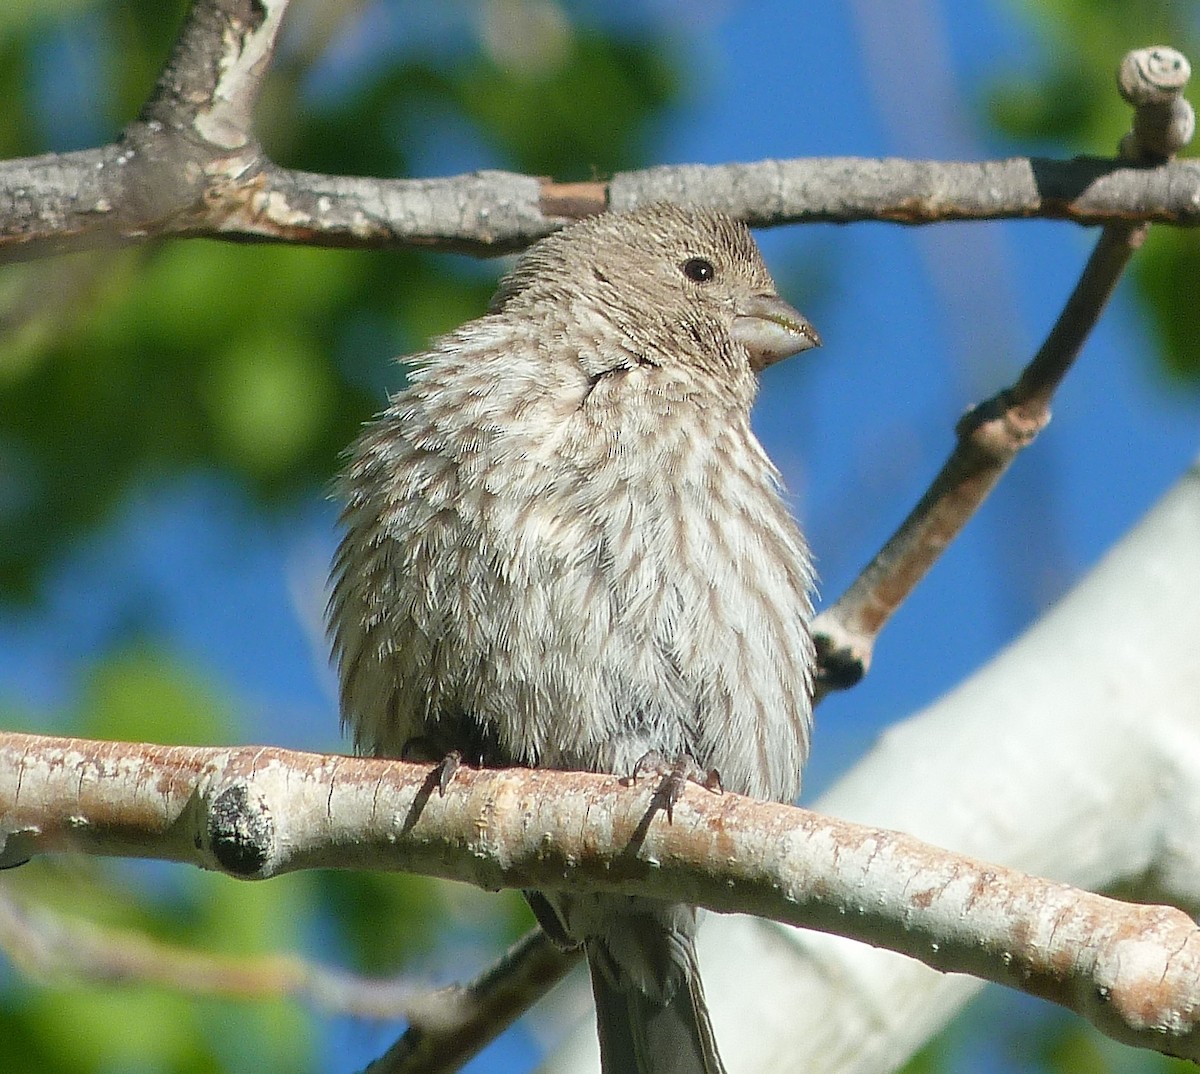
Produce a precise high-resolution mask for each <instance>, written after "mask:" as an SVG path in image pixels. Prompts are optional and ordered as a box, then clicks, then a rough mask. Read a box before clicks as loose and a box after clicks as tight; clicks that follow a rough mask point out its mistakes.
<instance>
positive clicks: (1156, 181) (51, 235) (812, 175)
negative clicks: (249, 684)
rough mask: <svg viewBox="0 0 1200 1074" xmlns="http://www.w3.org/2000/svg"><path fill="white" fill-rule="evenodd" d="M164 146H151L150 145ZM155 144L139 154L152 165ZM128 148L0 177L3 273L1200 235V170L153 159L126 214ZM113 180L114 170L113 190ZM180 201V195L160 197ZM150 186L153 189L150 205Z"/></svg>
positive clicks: (1036, 163)
mask: <svg viewBox="0 0 1200 1074" xmlns="http://www.w3.org/2000/svg"><path fill="white" fill-rule="evenodd" d="M160 133H161V132H160ZM155 141H156V139H153V138H148V136H146V137H143V138H141V139H139V146H140V150H141V151H142V152H145V153H149V152H150V151H151V148H152V146H153V145H154V143H155ZM130 148H131V147H130V146H129V143H128V141H127V140H126V141H122V142H120V143H117V144H115V145H111V146H106V147H104V148H103V149H92V150H84V151H80V152H77V153H65V154H49V155H46V156H42V157H32V158H25V159H20V160H11V161H5V162H0V258H2V259H3V260H5V261H21V260H31V259H34V258H39V257H46V256H50V255H53V254H60V253H66V252H70V251H74V250H82V249H90V248H93V247H96V246H112V245H130V244H134V243H140V242H145V241H148V240H149V239H152V238H162V237H174V238H216V239H229V240H234V241H242V242H270V241H275V242H299V243H304V244H307V245H312V246H335V247H348V248H354V249H390V248H397V247H422V248H425V249H431V250H443V251H459V252H463V253H468V254H473V255H475V256H479V257H490V256H494V255H496V254H501V253H507V252H510V251H512V250H517V249H521V248H523V247H525V246H528V245H529V244H530V243H531V242H534V241H535V240H536V239H539V238H541V237H542V236H544V235H547V234H549V233H550V232H552V231H555V230H557V229H558V228H560V227H562V226H563V224H565V223H567V222H569V221H570V220H573V219H578V218H580V217H583V216H587V215H591V214H593V213H597V212H603V211H605V210H606V209H611V210H624V209H628V208H632V207H633V206H635V205H638V204H643V203H645V202H649V201H674V202H679V203H681V204H683V203H685V204H689V205H695V206H704V207H709V208H714V209H721V210H723V211H725V212H728V213H730V214H732V215H734V216H736V217H738V218H740V219H742V220H745V221H746V222H747V223H749V224H751V225H752V226H755V227H774V226H777V225H782V224H801V223H853V222H856V221H863V220H880V221H890V222H893V223H902V224H932V223H940V222H945V221H954V220H1006V219H1028V218H1035V217H1036V218H1046V219H1061V220H1069V221H1072V222H1074V223H1077V224H1085V225H1095V224H1105V223H1114V222H1121V221H1147V222H1154V223H1165V224H1177V225H1182V226H1188V227H1193V226H1195V225H1196V224H1198V223H1200V164H1198V163H1197V162H1195V161H1175V162H1172V163H1170V164H1164V165H1161V166H1159V167H1156V168H1136V167H1130V166H1129V165H1128V164H1125V163H1123V162H1121V161H1116V160H1102V159H1091V158H1080V159H1076V160H1070V161H1061V160H1049V159H1044V158H1015V159H1012V160H1006V161H991V162H984V163H952V162H951V163H947V162H941V161H909V160H875V159H869V158H860V157H827V158H820V157H813V158H805V159H797V160H764V161H757V162H754V163H748V164H718V165H701V164H690V165H677V166H670V167H656V168H649V169H646V170H645V171H640V172H623V173H618V174H617V175H615V176H613V178H612V179H610V180H608V181H607V182H596V183H565V184H560V183H555V182H552V181H549V180H545V179H538V178H535V177H533V176H525V175H518V174H515V173H511V172H500V171H481V172H474V173H470V174H466V175H459V176H453V177H450V178H445V179H364V178H356V177H352V176H331V175H315V174H310V173H307V172H298V171H292V170H289V169H285V168H279V167H277V166H276V165H274V164H272V163H270V161H268V160H266V159H265V158H264V157H263V156H262V155H261V154H260V153H248V152H241V153H238V154H233V155H230V154H221V155H211V154H209V153H207V152H204V153H202V152H200V151H199V147H197V148H195V149H193V150H192V151H191V152H190V157H189V159H181V158H180V156H179V151H178V147H172V149H171V152H170V154H168V153H167V151H166V150H165V149H162V150H159V151H158V153H157V154H156V157H157V159H158V160H160V161H161V160H162V159H164V158H165V157H166V156H168V155H170V156H172V157H173V159H174V160H175V162H176V164H179V165H184V166H189V167H188V170H189V172H190V173H191V174H194V175H195V176H196V182H195V183H194V184H192V185H191V186H189V187H188V189H187V191H186V192H185V193H186V195H187V196H186V197H184V196H181V194H180V192H179V191H178V190H175V191H174V192H173V194H172V196H171V197H170V198H167V197H160V198H157V199H153V200H152V201H151V202H149V203H146V204H139V203H138V201H137V199H136V198H134V199H133V200H132V202H131V201H130V189H131V187H141V188H143V189H144V188H146V187H145V184H143V183H136V184H134V183H131V182H129V181H128V171H132V170H134V169H128V165H129V164H130V163H131V162H132V161H133V159H134V158H133V157H131V156H130ZM121 167H125V168H126V169H127V173H126V175H122V174H121V171H120V169H121ZM172 185H173V187H177V185H178V184H172ZM154 186H155V184H151V185H150V188H151V189H153V188H154Z"/></svg>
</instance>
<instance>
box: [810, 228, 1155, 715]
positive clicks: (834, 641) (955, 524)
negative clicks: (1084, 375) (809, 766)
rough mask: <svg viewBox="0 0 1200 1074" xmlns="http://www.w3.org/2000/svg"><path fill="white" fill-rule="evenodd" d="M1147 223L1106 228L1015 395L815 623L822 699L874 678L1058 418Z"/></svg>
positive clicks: (961, 445) (981, 409)
mask: <svg viewBox="0 0 1200 1074" xmlns="http://www.w3.org/2000/svg"><path fill="white" fill-rule="evenodd" d="M1145 234H1146V225H1145V224H1133V225H1130V224H1113V225H1109V226H1108V227H1106V228H1105V229H1104V230H1103V232H1102V233H1101V235H1100V239H1099V241H1098V242H1097V243H1096V247H1095V249H1094V250H1093V251H1092V254H1091V257H1089V258H1088V262H1087V265H1086V266H1085V267H1084V270H1083V273H1082V275H1081V276H1080V279H1079V283H1078V284H1077V285H1076V287H1075V290H1074V291H1073V292H1072V293H1071V297H1070V298H1069V299H1068V300H1067V303H1066V305H1065V306H1064V307H1063V311H1062V313H1061V314H1060V315H1059V318H1058V320H1057V321H1056V322H1055V325H1054V327H1053V328H1052V329H1051V331H1050V334H1049V335H1048V336H1047V337H1046V341H1045V343H1043V344H1042V346H1041V348H1040V349H1039V350H1038V352H1037V354H1036V355H1035V356H1034V358H1033V359H1032V361H1030V363H1029V364H1028V365H1027V366H1026V367H1025V369H1024V371H1023V372H1022V373H1021V376H1020V378H1019V379H1018V380H1017V382H1016V384H1014V385H1013V386H1012V387H1011V388H1006V389H1004V390H1003V391H1001V392H999V393H998V394H997V395H995V396H993V397H992V398H991V399H989V400H987V401H986V402H984V403H981V404H979V405H978V406H976V407H974V408H973V409H972V410H971V411H970V412H969V413H968V414H967V415H966V416H965V417H963V418H962V420H961V421H959V423H958V426H957V429H956V430H955V431H956V433H957V442H956V443H955V446H954V450H953V451H952V452H951V454H950V457H949V458H948V459H947V460H946V462H945V464H944V465H943V466H942V468H941V470H940V471H939V472H938V474H937V476H936V477H935V478H934V479H933V483H932V484H931V485H930V486H929V489H928V491H927V492H926V493H925V495H924V496H922V497H921V499H920V501H919V502H918V503H917V505H916V507H914V508H913V509H912V511H911V512H910V513H909V515H908V517H907V518H906V519H905V520H904V521H903V522H902V523H901V524H900V528H899V529H897V530H896V532H895V533H894V534H893V535H892V536H891V537H890V538H889V539H888V541H887V543H886V544H885V545H884V546H883V548H882V549H880V551H879V552H878V553H877V554H876V555H875V557H874V558H873V559H872V560H871V562H870V563H869V564H868V565H867V566H866V567H865V568H864V569H863V571H862V572H861V573H860V574H859V576H858V577H857V578H856V579H855V580H854V582H853V584H852V585H851V586H850V588H849V589H848V590H846V592H845V593H844V594H843V595H842V596H841V597H840V598H838V600H837V601H836V602H835V603H834V604H832V605H831V606H830V607H829V608H827V609H826V610H825V611H823V612H822V613H821V614H820V615H819V616H817V618H816V619H815V620H814V622H813V636H814V638H815V639H816V643H817V652H818V660H819V670H818V675H817V683H816V700H818V701H819V700H821V699H822V698H823V697H825V696H826V695H827V694H829V693H830V692H831V691H833V690H844V689H847V688H848V687H851V686H854V685H855V684H856V683H857V682H859V681H860V680H861V679H862V677H863V676H864V675H865V674H866V673H867V670H868V669H869V667H870V664H871V656H872V653H873V651H874V647H875V641H876V639H877V638H878V636H879V632H880V631H881V630H882V629H883V627H884V624H885V623H887V621H888V619H890V618H891V616H892V614H893V613H894V612H895V611H896V610H897V609H898V608H899V607H900V605H901V604H902V603H903V602H904V601H905V600H906V599H907V598H908V596H909V594H910V593H912V591H913V589H915V588H916V586H917V583H919V582H920V581H921V579H922V578H924V577H925V575H926V574H927V573H928V572H929V569H930V568H931V567H932V566H933V564H934V563H936V562H937V560H938V559H939V558H940V557H941V555H942V553H943V552H944V551H945V550H946V548H947V547H948V546H949V544H950V542H951V541H953V540H954V538H955V537H957V536H958V534H959V532H960V531H961V530H962V528H963V527H964V526H965V525H966V524H967V522H968V521H969V520H970V518H971V516H972V515H974V513H975V512H976V511H977V510H978V509H979V506H980V504H982V503H983V501H984V500H985V499H986V498H987V495H988V493H989V492H991V491H992V489H993V488H994V487H995V485H996V482H997V481H999V480H1000V477H1001V476H1002V475H1003V474H1004V472H1005V470H1007V469H1008V467H1009V465H1010V464H1011V463H1012V461H1013V459H1015V458H1016V456H1017V454H1018V453H1019V452H1020V451H1021V450H1022V449H1023V448H1025V447H1028V445H1029V444H1031V443H1033V441H1034V439H1035V438H1036V436H1037V435H1038V433H1039V432H1040V431H1041V430H1042V429H1043V428H1044V427H1045V425H1046V423H1047V422H1048V421H1049V420H1050V400H1051V397H1052V396H1053V393H1054V390H1055V389H1056V388H1057V387H1058V385H1059V384H1060V383H1061V382H1062V379H1063V377H1064V376H1065V375H1066V373H1067V371H1068V370H1069V369H1070V368H1071V366H1072V364H1073V363H1074V361H1075V359H1076V357H1077V356H1078V354H1079V351H1080V348H1081V347H1082V346H1083V343H1084V341H1085V340H1086V339H1087V336H1088V333H1089V332H1090V331H1091V330H1092V328H1093V327H1094V326H1095V324H1096V321H1097V320H1098V319H1099V317H1100V314H1101V312H1102V311H1103V309H1104V307H1105V306H1106V305H1107V303H1108V300H1109V298H1110V297H1111V295H1112V292H1113V289H1114V288H1115V287H1116V285H1117V281H1118V280H1119V279H1120V277H1121V273H1122V272H1123V271H1124V268H1125V266H1126V264H1128V262H1129V258H1130V257H1131V256H1132V254H1133V252H1134V250H1136V249H1137V248H1138V247H1139V246H1140V245H1141V243H1142V240H1143V238H1144V237H1145Z"/></svg>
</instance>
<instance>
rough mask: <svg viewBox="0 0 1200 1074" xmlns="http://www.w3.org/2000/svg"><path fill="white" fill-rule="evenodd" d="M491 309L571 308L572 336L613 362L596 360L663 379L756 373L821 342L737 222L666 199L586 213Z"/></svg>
mask: <svg viewBox="0 0 1200 1074" xmlns="http://www.w3.org/2000/svg"><path fill="white" fill-rule="evenodd" d="M492 310H493V311H495V312H505V311H511V312H513V313H516V314H519V315H521V316H530V315H536V314H537V312H538V311H539V310H557V311H569V316H570V319H571V323H572V324H573V325H577V326H578V331H579V333H580V338H581V339H583V340H584V341H585V343H586V341H587V340H589V339H595V340H596V341H597V342H598V343H600V344H603V346H602V347H597V348H595V349H597V350H603V351H605V353H608V354H609V355H610V357H608V358H603V357H600V358H599V359H598V360H599V361H600V362H601V363H604V362H616V361H617V358H614V357H612V355H617V356H621V355H623V356H624V357H623V358H620V361H624V362H627V363H636V364H639V365H647V366H656V367H662V368H663V369H664V371H666V370H667V369H678V368H679V367H680V366H681V365H684V364H686V365H691V366H693V367H696V368H697V369H698V370H703V371H705V372H708V373H710V374H716V375H722V374H725V375H728V374H730V373H734V374H739V373H740V374H746V373H747V372H748V371H753V372H755V373H757V372H759V371H761V370H762V369H764V368H765V367H766V366H768V365H771V364H772V363H773V362H777V361H779V360H781V359H783V358H787V357H789V356H790V355H793V354H798V353H799V352H800V351H804V350H807V349H808V348H810V347H816V346H819V345H820V342H821V341H820V338H819V337H818V335H817V333H816V330H815V329H814V328H813V327H812V325H810V324H809V322H808V321H807V319H806V318H805V317H804V316H803V315H802V314H800V313H799V312H798V311H797V310H795V309H794V308H793V307H792V306H790V305H788V304H787V303H786V302H784V300H783V299H782V298H780V297H779V294H778V292H777V290H776V287H775V282H774V281H773V280H772V279H771V274H770V273H769V272H768V271H767V267H766V265H765V264H764V263H763V259H762V255H761V254H760V253H759V250H758V247H757V245H756V244H755V242H754V239H753V238H752V236H751V235H750V231H749V229H748V228H747V227H746V226H745V225H744V224H742V223H741V222H739V221H737V220H734V219H733V218H732V217H729V216H726V215H724V214H721V213H714V212H709V211H704V210H699V209H687V208H681V207H678V206H674V205H669V204H665V203H662V204H655V205H648V206H646V207H644V208H640V209H636V210H633V211H631V212H627V213H605V214H602V215H600V216H594V217H591V218H589V219H587V220H584V221H582V222H580V223H578V224H573V225H571V226H569V227H567V228H564V229H563V230H562V231H560V232H558V233H556V234H554V235H551V236H549V237H548V238H546V239H543V240H542V241H541V242H539V243H537V244H535V245H534V246H532V247H530V249H529V250H528V251H526V253H525V254H524V255H523V256H522V257H521V258H520V260H519V261H518V263H517V265H516V267H515V268H514V269H513V271H512V272H511V273H510V274H509V275H508V276H507V277H506V278H505V279H504V280H503V281H502V282H501V285H500V289H499V291H498V292H497V294H496V297H495V299H493V302H492ZM581 357H582V359H583V360H584V361H585V363H586V361H587V360H588V356H587V355H581ZM614 368H620V365H619V364H618V365H615V366H614ZM605 371H607V370H605V369H597V370H594V371H592V372H594V373H603V372H605Z"/></svg>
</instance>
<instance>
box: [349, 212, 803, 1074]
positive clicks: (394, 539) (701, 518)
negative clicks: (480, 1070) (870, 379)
mask: <svg viewBox="0 0 1200 1074" xmlns="http://www.w3.org/2000/svg"><path fill="white" fill-rule="evenodd" d="M818 343H819V340H818V338H817V335H816V333H815V332H814V331H813V329H812V327H811V326H810V325H809V324H808V322H807V321H806V320H805V319H804V318H803V317H802V316H801V315H800V314H799V313H797V312H796V311H795V310H794V309H792V307H790V306H789V305H787V304H786V303H785V302H783V300H782V299H780V298H779V296H778V295H777V294H776V289H775V285H774V283H773V281H772V279H771V276H770V274H769V273H768V272H767V269H766V267H765V265H764V264H763V261H762V257H761V255H760V254H759V251H758V248H757V247H756V245H755V243H754V240H753V239H752V238H751V236H750V233H749V231H748V230H747V229H746V228H745V227H744V226H743V225H742V224H740V223H738V222H736V221H734V220H732V219H730V218H728V217H725V216H722V215H719V214H716V213H709V212H699V211H690V210H686V209H681V208H676V207H672V206H668V205H652V206H648V207H646V208H643V209H639V210H636V211H633V212H630V213H625V214H605V215H601V216H597V217H593V218H591V219H589V220H586V221H584V222H582V223H578V224H575V225H573V226H571V227H568V228H566V229H565V230H563V231H561V232H559V233H557V234H555V235H552V236H550V237H548V238H546V239H543V240H542V241H541V242H539V243H537V244H536V245H535V246H533V247H531V248H530V249H529V250H528V251H527V252H526V253H525V254H524V255H523V256H522V257H521V258H520V260H519V261H518V263H517V265H516V267H515V268H514V270H513V271H512V272H511V273H510V274H509V275H508V276H507V277H506V278H505V279H504V280H503V281H502V282H501V284H500V287H499V290H498V291H497V293H496V296H495V298H494V299H493V301H492V304H491V306H490V308H489V310H488V312H487V313H486V314H485V315H484V316H482V317H480V318H479V319H478V320H475V321H472V322H470V323H469V324H466V325H463V326H462V327H461V328H459V329H457V330H456V331H453V332H451V333H450V334H448V335H446V336H443V337H442V338H440V339H438V340H436V341H435V342H434V343H433V344H432V345H431V347H430V349H429V350H427V351H425V352H423V353H421V354H418V355H416V356H415V357H413V358H411V359H410V362H411V365H412V372H411V375H410V383H409V386H408V387H407V388H405V389H404V390H403V391H401V392H399V393H397V394H396V395H395V396H394V397H393V398H392V399H391V403H390V405H389V406H388V408H387V409H386V410H385V411H384V412H383V414H381V415H380V416H379V417H378V418H376V419H375V421H374V422H373V423H371V424H370V425H369V426H368V427H367V428H366V430H365V432H364V433H363V434H362V436H361V437H360V438H359V440H358V441H357V442H356V443H355V445H354V446H353V447H352V448H351V451H350V462H349V465H348V467H347V469H346V472H345V474H344V475H343V477H342V479H341V484H340V493H341V495H342V496H343V497H344V500H345V510H344V513H343V516H342V517H343V523H344V525H345V529H346V534H345V537H344V539H343V540H342V543H341V546H340V548H339V550H338V553H337V556H336V560H335V563H334V567H333V589H332V597H331V600H330V611H329V621H330V630H331V634H332V638H333V645H334V651H335V655H336V659H337V662H338V666H339V671H340V677H341V703H342V714H343V718H344V721H345V722H346V723H347V724H349V726H350V727H351V729H352V730H353V733H354V739H355V744H356V746H357V747H358V748H359V749H361V750H365V751H367V752H370V753H374V754H378V755H386V756H394V757H398V756H408V757H420V758H424V759H430V760H436V759H438V758H439V757H443V756H447V755H449V754H450V753H451V751H458V752H460V753H461V754H462V755H463V756H465V757H466V758H467V759H468V760H478V761H481V762H483V763H485V764H488V765H525V766H534V767H545V768H559V769H584V770H589V771H596V772H611V773H617V774H623V775H624V774H629V773H630V772H631V771H634V770H635V769H636V767H637V766H638V765H639V763H644V759H645V758H646V757H648V756H654V757H658V758H663V759H665V760H666V761H668V762H669V761H672V760H676V759H681V760H686V761H687V762H688V763H689V764H691V763H692V762H694V765H698V766H700V768H701V769H705V770H715V771H716V772H718V773H719V775H720V780H721V783H722V785H723V786H724V787H725V788H727V789H730V790H734V791H738V792H740V793H743V794H750V795H754V796H757V797H760V798H769V799H775V800H779V801H790V800H792V799H793V798H794V797H795V796H796V795H797V793H798V792H799V788H800V769H801V766H802V764H803V763H804V760H805V757H806V755H807V752H808V741H809V729H810V724H811V702H810V692H811V673H812V664H813V647H812V643H811V640H810V638H809V632H808V620H809V618H810V615H811V600H810V588H811V582H812V574H811V568H810V563H809V556H808V552H807V549H806V546H805V543H804V540H803V538H802V537H801V535H800V533H799V531H798V530H797V528H796V526H795V524H794V522H793V521H792V519H791V517H790V516H789V514H788V510H787V508H786V507H785V505H784V502H783V500H782V498H781V495H780V484H779V475H778V473H777V472H776V470H775V468H774V466H773V465H772V464H771V462H770V460H769V459H768V458H767V456H766V455H765V454H764V452H763V449H762V447H761V446H760V445H759V443H758V441H757V440H756V439H755V437H754V434H753V433H752V432H751V430H750V407H751V404H752V402H753V400H754V396H755V392H756V388H757V377H756V374H757V372H758V371H759V370H761V369H762V368H763V367H764V366H766V365H768V364H770V363H771V362H774V361H777V360H778V359H781V358H785V357H787V356H788V355H791V354H795V353H797V352H799V351H802V350H805V349H806V348H808V347H812V346H816V345H817V344H818ZM693 767H694V766H693ZM529 899H530V904H531V905H532V906H533V908H534V911H535V913H536V915H537V917H538V919H539V921H540V922H541V923H542V925H543V927H544V928H545V929H546V930H547V932H549V933H550V935H551V936H552V937H553V938H554V939H556V940H557V941H559V942H561V943H565V944H572V945H575V944H580V943H582V944H583V945H584V946H585V948H586V952H587V956H588V962H589V965H590V967H591V975H592V984H593V991H594V993H595V999H596V1012H597V1022H598V1026H599V1034H600V1044H601V1057H602V1066H603V1068H604V1070H605V1071H606V1072H609V1074H631V1072H644V1074H650V1072H653V1074H666V1072H673V1074H685V1072H686V1074H694V1072H705V1074H714V1072H720V1071H722V1070H723V1067H722V1064H721V1060H720V1058H719V1057H718V1054H717V1050H716V1045H715V1042H714V1040H713V1032H712V1027H711V1025H710V1023H709V1018H708V1013H707V1010H706V1008H705V1004H704V995H703V991H702V989H701V985H700V977H699V972H698V969H697V964H696V952H695V945H694V938H695V932H696V911H695V909H694V908H693V907H689V906H684V905H670V904H666V903H661V902H656V901H654V900H649V899H644V898H634V897H625V896H615V895H611V894H596V895H581V894H570V895H568V894H563V893H538V892H531V893H530V894H529Z"/></svg>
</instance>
